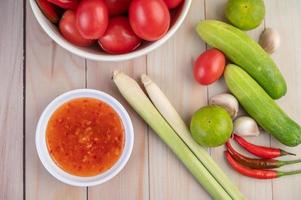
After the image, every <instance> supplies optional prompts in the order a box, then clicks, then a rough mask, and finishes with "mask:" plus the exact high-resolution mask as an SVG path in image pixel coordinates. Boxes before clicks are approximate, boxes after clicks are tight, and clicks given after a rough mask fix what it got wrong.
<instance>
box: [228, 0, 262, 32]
mask: <svg viewBox="0 0 301 200" xmlns="http://www.w3.org/2000/svg"><path fill="white" fill-rule="evenodd" d="M264 15H265V7H264V2H263V0H229V1H228V3H227V7H226V17H227V19H228V20H229V21H230V22H231V23H232V24H233V25H234V26H236V27H238V28H240V29H242V30H250V29H253V28H256V27H257V26H259V25H260V23H261V22H262V20H263V18H264Z"/></svg>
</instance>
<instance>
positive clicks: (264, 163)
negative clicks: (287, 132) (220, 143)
mask: <svg viewBox="0 0 301 200" xmlns="http://www.w3.org/2000/svg"><path fill="white" fill-rule="evenodd" d="M226 146H227V149H228V152H229V153H230V154H231V156H232V158H234V160H236V161H237V162H239V163H240V164H242V165H244V166H247V167H250V168H253V169H273V168H278V167H281V166H283V165H289V164H294V163H298V162H301V159H300V160H290V161H282V160H275V159H266V158H263V159H257V158H249V157H247V156H244V155H242V154H240V153H238V152H237V151H236V150H235V149H234V148H233V147H232V145H231V144H230V142H229V141H228V142H227V143H226Z"/></svg>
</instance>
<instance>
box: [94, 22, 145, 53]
mask: <svg viewBox="0 0 301 200" xmlns="http://www.w3.org/2000/svg"><path fill="white" fill-rule="evenodd" d="M141 41H142V40H141V38H139V37H138V36H137V35H136V34H135V33H134V31H133V30H132V28H131V26H130V23H129V20H128V19H127V18H126V17H115V18H112V19H111V20H110V22H109V26H108V28H107V31H106V33H105V34H104V35H103V36H102V37H101V38H100V39H99V40H98V43H99V45H100V46H101V47H102V48H103V50H105V51H106V52H108V53H114V54H120V53H127V52H130V51H133V50H134V49H136V48H137V47H138V46H139V45H140V44H141Z"/></svg>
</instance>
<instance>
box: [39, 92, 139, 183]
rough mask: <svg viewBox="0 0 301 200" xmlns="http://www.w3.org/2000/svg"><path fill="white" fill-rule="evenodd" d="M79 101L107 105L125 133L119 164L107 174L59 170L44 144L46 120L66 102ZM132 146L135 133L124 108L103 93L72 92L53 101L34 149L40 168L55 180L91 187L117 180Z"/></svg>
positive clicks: (46, 109)
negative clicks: (84, 173)
mask: <svg viewBox="0 0 301 200" xmlns="http://www.w3.org/2000/svg"><path fill="white" fill-rule="evenodd" d="M81 97H91V98H96V99H99V100H101V101H103V102H105V103H107V104H108V105H110V106H111V107H112V108H113V109H114V110H115V111H116V112H117V113H118V115H119V116H120V118H121V121H122V123H123V126H124V132H125V145H124V149H123V152H122V154H121V156H120V158H119V159H118V161H117V162H116V163H115V164H114V165H113V166H112V167H111V168H110V169H108V170H107V171H105V172H103V173H101V174H99V175H96V176H90V177H80V176H74V175H71V174H69V173H67V172H65V171H64V170H62V169H61V168H60V167H58V166H57V165H56V164H55V162H54V161H53V160H52V158H51V157H50V155H49V152H48V149H47V144H46V128H47V124H48V120H49V118H50V117H51V115H52V114H53V112H54V111H55V110H56V109H57V108H58V107H60V106H61V105H62V104H64V103H65V102H68V101H70V100H72V99H76V98H81ZM133 144H134V131H133V126H132V122H131V119H130V117H129V115H128V113H127V112H126V110H125V109H124V108H123V106H122V105H121V104H120V103H119V102H118V101H117V100H116V99H114V98H113V97H112V96H110V95H108V94H106V93H104V92H100V91H97V90H91V89H78V90H72V91H69V92H66V93H64V94H62V95H60V96H58V97H57V98H55V99H54V100H53V101H52V102H51V103H50V104H49V105H48V106H47V107H46V108H45V110H44V111H43V113H42V115H41V117H40V119H39V122H38V125H37V129H36V148H37V151H38V155H39V158H40V160H41V162H42V164H43V165H44V167H45V168H46V169H47V170H48V172H49V173H50V174H52V175H53V176H54V177H55V178H57V179H58V180H60V181H62V182H64V183H66V184H69V185H73V186H82V187H87V186H94V185H98V184H101V183H104V182H106V181H108V180H110V179H111V178H113V177H114V176H116V175H117V174H118V173H119V172H120V171H121V170H122V168H123V167H124V166H125V164H126V163H127V161H128V160H129V158H130V155H131V153H132V149H133Z"/></svg>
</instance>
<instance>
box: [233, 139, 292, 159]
mask: <svg viewBox="0 0 301 200" xmlns="http://www.w3.org/2000/svg"><path fill="white" fill-rule="evenodd" d="M234 140H235V141H236V142H237V143H238V144H239V145H240V146H242V147H243V148H245V149H246V150H247V151H248V152H250V153H252V154H254V155H255V156H258V157H261V158H276V157H279V156H285V155H294V156H295V155H296V154H294V153H289V152H287V151H284V150H282V149H278V148H272V147H264V146H259V145H255V144H251V143H249V142H248V141H247V140H245V139H244V138H242V137H240V136H238V135H236V134H234Z"/></svg>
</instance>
